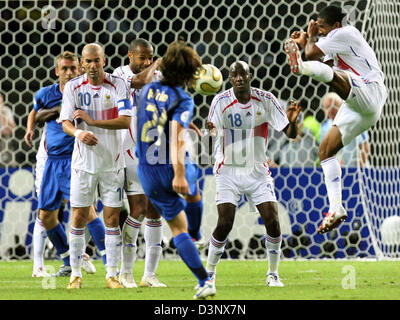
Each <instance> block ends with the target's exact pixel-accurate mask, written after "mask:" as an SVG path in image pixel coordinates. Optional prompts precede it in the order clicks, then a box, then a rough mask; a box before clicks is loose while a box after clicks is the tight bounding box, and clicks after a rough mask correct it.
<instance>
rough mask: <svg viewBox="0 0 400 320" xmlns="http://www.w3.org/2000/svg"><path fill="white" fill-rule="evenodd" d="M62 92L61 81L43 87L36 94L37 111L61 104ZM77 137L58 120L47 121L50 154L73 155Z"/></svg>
mask: <svg viewBox="0 0 400 320" xmlns="http://www.w3.org/2000/svg"><path fill="white" fill-rule="evenodd" d="M61 102H62V93H61V91H60V85H59V83H55V84H53V85H50V86H47V87H43V88H41V89H40V90H39V91H38V92H37V93H36V95H35V100H34V103H33V108H34V109H35V111H36V112H39V110H41V109H52V108H54V107H57V106H61ZM74 142H75V137H71V136H69V135H68V134H66V133H65V132H64V131H63V128H62V124H61V123H58V122H57V120H51V121H49V122H48V123H47V130H46V144H45V147H46V150H47V154H48V155H49V156H65V155H72V151H73V150H74Z"/></svg>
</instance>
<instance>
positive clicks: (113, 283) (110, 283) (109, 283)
mask: <svg viewBox="0 0 400 320" xmlns="http://www.w3.org/2000/svg"><path fill="white" fill-rule="evenodd" d="M123 287H124V286H123V285H122V284H121V283H120V282H119V281H118V279H117V277H109V278H107V279H106V288H109V289H120V288H123Z"/></svg>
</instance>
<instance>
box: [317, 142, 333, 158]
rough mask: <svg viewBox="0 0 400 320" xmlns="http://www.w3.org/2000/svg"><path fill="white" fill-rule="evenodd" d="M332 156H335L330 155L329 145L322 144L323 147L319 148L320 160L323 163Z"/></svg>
mask: <svg viewBox="0 0 400 320" xmlns="http://www.w3.org/2000/svg"><path fill="white" fill-rule="evenodd" d="M331 156H333V155H330V152H329V149H328V146H327V144H326V143H321V145H320V146H319V149H318V157H319V160H320V161H323V160H325V159H327V158H329V157H331Z"/></svg>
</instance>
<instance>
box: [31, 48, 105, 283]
mask: <svg viewBox="0 0 400 320" xmlns="http://www.w3.org/2000/svg"><path fill="white" fill-rule="evenodd" d="M55 72H56V75H57V76H58V79H59V82H58V83H55V84H53V85H51V86H47V87H44V88H42V89H40V90H39V91H38V92H37V93H36V95H35V100H34V105H33V109H32V111H31V112H30V114H29V117H28V122H27V132H26V135H25V140H26V142H27V144H28V145H30V146H32V144H31V142H32V138H33V127H34V123H35V120H38V119H41V120H43V121H47V124H46V129H45V130H44V133H43V137H42V140H41V145H40V148H39V152H38V155H39V154H40V155H41V156H39V157H38V159H40V160H42V161H40V162H39V166H38V167H37V171H36V174H37V181H38V183H37V194H38V197H39V204H38V206H39V217H38V218H37V219H36V222H35V226H34V237H33V238H34V239H33V247H34V270H33V274H32V276H34V277H36V276H46V275H47V274H46V272H45V270H44V268H43V253H44V246H45V241H46V237H45V233H44V230H46V234H47V236H48V237H49V239H50V241H51V242H52V243H53V244H54V246H55V248H56V250H57V253H58V254H59V255H60V257H61V258H62V260H63V263H64V264H63V265H62V266H61V268H60V270H59V271H58V272H57V273H56V274H55V275H56V276H67V275H70V273H71V267H70V263H69V262H70V261H69V246H68V241H67V235H66V233H65V230H64V227H63V225H62V224H61V223H59V221H58V212H59V209H60V206H61V204H62V201H63V200H64V199H67V200H69V186H70V171H71V169H70V165H71V155H72V149H73V144H74V141H73V139H71V138H70V137H69V136H68V135H66V134H65V133H64V132H63V130H62V125H61V124H60V123H58V122H57V121H56V114H57V113H58V112H59V108H60V103H61V100H62V92H63V90H64V87H65V84H66V83H67V82H68V81H69V80H71V79H72V78H74V77H76V76H77V75H78V74H79V72H80V68H79V61H78V58H77V57H76V55H74V54H73V53H72V52H69V51H66V52H63V53H62V54H61V55H60V56H59V57H58V58H57V60H56V68H55ZM90 220H91V224H92V225H95V226H96V227H95V228H94V229H92V230H91V231H92V232H93V238H94V239H95V241H96V240H97V242H101V241H103V242H104V235H103V234H102V232H101V226H102V225H103V223H102V221H101V220H100V219H99V218H98V217H97V215H96V213H95V212H94V211H92V213H91V219H90ZM98 226H100V232H96V231H97V230H98ZM43 229H44V230H43ZM103 230H104V227H103ZM85 270H86V271H88V272H89V273H93V272H95V268H94V266H93V264H92V263H91V262H90V261H89V260H88V256H87V255H86V257H85Z"/></svg>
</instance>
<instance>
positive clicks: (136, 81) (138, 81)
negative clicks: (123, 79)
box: [131, 58, 162, 89]
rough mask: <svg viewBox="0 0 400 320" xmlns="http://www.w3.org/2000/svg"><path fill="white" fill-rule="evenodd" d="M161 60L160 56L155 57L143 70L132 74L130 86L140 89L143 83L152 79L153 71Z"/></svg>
mask: <svg viewBox="0 0 400 320" xmlns="http://www.w3.org/2000/svg"><path fill="white" fill-rule="evenodd" d="M161 61H162V58H159V59H157V60H156V61H155V62H153V64H152V65H150V66H149V67H147V68H146V69H145V70H143V71H142V72H140V73H138V74H136V75H135V76H133V77H132V80H131V88H135V89H141V88H142V87H143V86H144V85H146V84H147V83H150V82H151V81H152V80H153V76H154V72H155V71H156V70H157V69H158V67H159V66H160V63H161Z"/></svg>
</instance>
